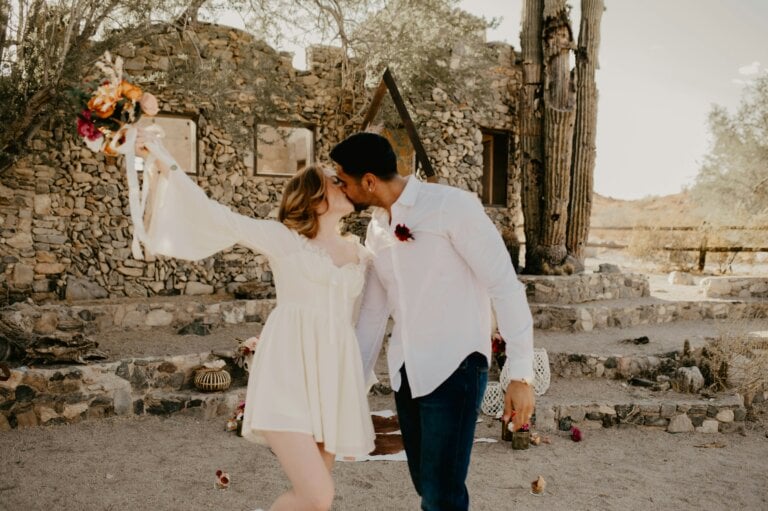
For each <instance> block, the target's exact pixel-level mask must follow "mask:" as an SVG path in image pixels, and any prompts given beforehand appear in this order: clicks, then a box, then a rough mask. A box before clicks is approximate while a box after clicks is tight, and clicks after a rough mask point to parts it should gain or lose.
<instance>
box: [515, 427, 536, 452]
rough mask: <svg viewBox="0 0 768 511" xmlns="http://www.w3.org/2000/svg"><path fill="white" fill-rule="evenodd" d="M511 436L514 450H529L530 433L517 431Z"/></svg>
mask: <svg viewBox="0 0 768 511" xmlns="http://www.w3.org/2000/svg"><path fill="white" fill-rule="evenodd" d="M511 435H512V448H513V449H518V450H519V449H527V448H528V446H530V445H531V432H530V431H515V432H513V433H511Z"/></svg>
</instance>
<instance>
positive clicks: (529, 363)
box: [502, 358, 534, 387]
mask: <svg viewBox="0 0 768 511" xmlns="http://www.w3.org/2000/svg"><path fill="white" fill-rule="evenodd" d="M504 366H505V367H504V371H503V372H504V377H505V378H504V380H505V381H504V382H503V383H502V385H503V386H504V387H506V386H507V385H509V382H510V381H513V380H518V381H519V380H525V381H526V382H527V383H528V384H529V385H531V386H532V385H533V377H534V372H533V360H524V359H517V360H511V359H510V358H507V361H506V363H505V364H504Z"/></svg>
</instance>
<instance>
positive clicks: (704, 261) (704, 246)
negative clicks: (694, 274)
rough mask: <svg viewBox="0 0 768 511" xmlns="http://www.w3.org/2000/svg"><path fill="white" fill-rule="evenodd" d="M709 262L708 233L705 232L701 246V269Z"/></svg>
mask: <svg viewBox="0 0 768 511" xmlns="http://www.w3.org/2000/svg"><path fill="white" fill-rule="evenodd" d="M706 264H707V233H706V232H705V233H704V237H703V238H701V245H700V246H699V271H704V266H705V265H706Z"/></svg>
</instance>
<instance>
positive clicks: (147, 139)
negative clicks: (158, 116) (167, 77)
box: [109, 126, 179, 260]
mask: <svg viewBox="0 0 768 511" xmlns="http://www.w3.org/2000/svg"><path fill="white" fill-rule="evenodd" d="M138 137H141V139H142V142H143V145H144V146H145V147H146V148H147V150H148V151H149V156H147V158H146V159H145V162H144V172H143V176H142V185H141V186H139V178H138V173H137V171H136V139H137V138H138ZM162 137H163V132H162V130H161V129H160V128H159V127H157V126H152V127H150V128H137V127H136V126H131V127H129V128H127V129H126V130H125V132H124V135H123V136H122V137H120V136H117V135H116V136H114V137H113V138H112V140H111V141H110V143H109V147H110V148H111V149H112V150H113V151H115V152H117V153H120V154H122V155H124V156H125V174H126V177H127V179H128V205H129V208H130V212H131V221H132V222H133V239H132V240H131V252H132V253H133V257H134V259H139V260H147V259H145V258H144V254H143V253H142V250H141V244H142V243H143V244H144V248H145V250H146V255H147V258H150V257H151V255H152V254H151V253H150V252H149V250H148V249H147V246H146V244H147V240H148V237H147V230H148V226H149V223H150V221H151V218H148V217H145V211H147V207H148V206H149V211H150V212H151V210H152V203H153V202H154V196H155V191H156V188H157V180H158V177H159V173H158V171H157V169H156V166H155V162H156V160H160V161H162V162H163V163H165V164H166V165H167V166H168V168H169V169H171V170H172V171H173V170H176V169H178V167H179V166H178V164H177V163H176V160H174V158H173V156H171V154H170V153H169V152H168V151H167V150H166V149H165V147H163V144H162V141H161V140H162ZM119 139H123V140H124V141H123V143H122V144H120V143H118V140H119Z"/></svg>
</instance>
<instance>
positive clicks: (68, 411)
mask: <svg viewBox="0 0 768 511" xmlns="http://www.w3.org/2000/svg"><path fill="white" fill-rule="evenodd" d="M87 410H88V403H76V404H74V405H68V406H65V407H64V411H63V412H62V413H61V414H62V415H63V416H64V417H66V418H67V419H69V420H74V419H77V418H79V417H80V415H81V414H82V413H83V412H85V411H87Z"/></svg>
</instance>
